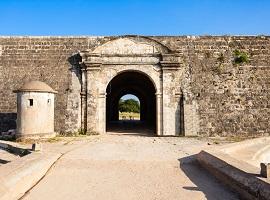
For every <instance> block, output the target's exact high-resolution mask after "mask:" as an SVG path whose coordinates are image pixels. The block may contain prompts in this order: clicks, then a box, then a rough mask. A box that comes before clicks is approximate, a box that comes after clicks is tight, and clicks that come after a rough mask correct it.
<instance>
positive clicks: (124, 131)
mask: <svg viewBox="0 0 270 200" xmlns="http://www.w3.org/2000/svg"><path fill="white" fill-rule="evenodd" d="M107 132H111V133H112V132H113V133H114V134H113V135H131V136H132V135H134V136H146V137H154V136H156V135H155V130H154V127H152V126H150V125H147V124H145V123H144V122H141V121H139V120H119V121H113V122H109V123H108V126H107Z"/></svg>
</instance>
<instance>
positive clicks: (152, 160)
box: [22, 133, 238, 200]
mask: <svg viewBox="0 0 270 200" xmlns="http://www.w3.org/2000/svg"><path fill="white" fill-rule="evenodd" d="M207 143H208V142H207V141H204V140H199V139H196V138H183V137H180V138H179V137H150V136H139V135H136V134H132V133H128V134H123V133H122V134H119V133H108V134H106V135H101V136H94V137H92V138H90V139H89V138H88V139H85V140H83V141H82V140H81V141H69V142H64V143H63V142H56V143H52V144H50V143H47V144H44V151H46V150H47V151H61V152H62V153H64V155H63V156H62V157H61V158H60V159H59V160H58V161H57V162H56V164H55V165H54V166H53V167H52V168H51V169H50V170H49V172H48V173H47V174H46V176H45V177H44V178H43V179H42V180H41V181H40V182H39V183H38V184H37V185H36V186H35V187H34V188H32V189H31V190H30V191H29V192H28V193H27V194H26V195H25V196H24V197H23V198H22V199H25V200H32V199H33V200H36V199H39V200H43V199H44V200H47V199H54V200H58V199H59V200H60V199H61V200H62V199H65V200H69V199H88V200H89V199H90V200H91V199H95V200H103V199H110V200H114V199H115V200H116V199H117V200H121V199H125V200H126V199H129V200H130V199H131V200H133V199H134V200H135V199H147V200H159V199H160V200H161V199H162V200H164V199H169V200H174V199H178V200H179V199H195V200H197V199H198V200H201V199H210V200H219V199H220V200H221V199H222V200H223V199H226V200H231V199H238V196H237V194H235V193H234V192H232V191H230V190H229V189H228V188H227V187H225V186H224V185H222V184H221V183H220V182H218V181H217V180H216V179H215V178H214V177H212V176H211V175H210V174H209V173H208V172H207V171H205V170H204V169H203V168H201V167H200V166H199V165H198V163H197V162H196V161H195V159H194V156H193V155H194V154H195V153H198V152H199V151H200V150H201V149H202V148H204V147H206V146H207Z"/></svg>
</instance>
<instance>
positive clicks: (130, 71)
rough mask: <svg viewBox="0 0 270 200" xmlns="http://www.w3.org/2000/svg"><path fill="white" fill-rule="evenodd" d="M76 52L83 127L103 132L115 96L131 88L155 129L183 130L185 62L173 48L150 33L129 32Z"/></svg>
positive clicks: (164, 131)
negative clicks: (183, 75)
mask: <svg viewBox="0 0 270 200" xmlns="http://www.w3.org/2000/svg"><path fill="white" fill-rule="evenodd" d="M80 56H81V58H82V61H81V63H80V68H81V82H80V83H81V105H80V107H81V110H80V114H81V126H82V127H84V128H85V129H86V130H87V131H89V132H98V133H105V132H106V122H107V124H108V123H109V121H110V120H113V119H116V118H118V114H117V113H116V112H118V109H117V106H116V104H117V101H118V100H119V98H120V97H121V96H122V95H124V94H127V93H132V94H135V95H136V96H138V97H139V98H140V100H142V104H143V105H142V106H144V107H143V108H142V117H143V118H142V120H145V121H146V122H147V123H149V124H151V125H154V128H153V130H154V131H155V133H156V134H157V135H183V134H184V129H185V127H184V124H185V123H184V121H185V119H184V107H185V105H184V102H183V95H182V92H181V91H182V88H181V86H180V79H181V76H182V74H183V68H184V67H183V64H182V62H181V59H180V57H179V55H178V54H177V53H175V52H172V51H170V49H168V48H167V47H166V46H164V45H161V44H160V43H158V42H156V41H154V40H152V39H149V38H145V37H131V36H129V37H120V38H117V39H115V40H111V41H109V42H107V43H105V44H103V45H100V46H98V47H97V48H96V49H94V50H86V51H81V52H80ZM187 125H189V124H188V123H187ZM190 126H192V124H191V125H190ZM190 130H191V129H190Z"/></svg>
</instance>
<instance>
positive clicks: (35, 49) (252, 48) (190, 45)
mask: <svg viewBox="0 0 270 200" xmlns="http://www.w3.org/2000/svg"><path fill="white" fill-rule="evenodd" d="M114 38H117V37H0V131H6V130H8V129H12V128H15V126H16V121H15V120H16V95H15V94H14V93H13V92H12V91H13V90H14V89H17V88H18V87H19V86H21V85H22V84H23V83H24V82H26V81H29V80H40V81H44V82H46V83H47V84H48V85H50V86H51V87H52V88H53V89H55V90H57V91H58V92H59V93H58V95H56V99H55V105H56V108H55V129H56V131H57V132H61V131H71V129H70V127H74V124H73V123H76V122H75V121H76V119H78V118H79V117H80V116H78V115H79V114H78V112H73V110H76V109H77V108H78V106H80V101H81V99H80V96H78V95H77V93H78V92H74V91H78V90H80V89H81V88H80V80H81V77H79V76H80V74H79V73H78V74H77V76H78V77H74V73H71V71H72V70H74V69H75V70H76V64H74V63H77V62H75V61H74V59H76V56H73V55H75V54H77V53H78V52H79V51H82V50H87V49H95V48H96V47H98V46H100V45H101V44H104V43H105V42H107V41H110V40H112V39H114ZM147 38H150V39H153V40H155V41H157V42H159V43H161V44H162V45H164V46H167V47H168V48H169V49H171V50H172V51H175V52H177V54H179V56H180V57H181V59H182V60H183V62H184V66H186V67H185V69H184V70H183V74H181V76H180V80H179V87H181V89H182V92H183V95H184V101H185V104H186V105H187V106H186V107H185V108H186V110H185V115H184V118H185V123H190V122H191V121H192V120H193V121H196V122H197V123H194V124H197V125H196V126H194V129H196V130H197V131H198V134H201V135H208V136H212V135H235V134H239V135H240V134H241V135H243V134H244V135H261V134H265V133H269V132H270V128H269V116H270V100H269V99H270V37H269V36H267V37H266V36H258V37H255V36H254V37H250V36H235V37H234V36H233V37H232V36H203V37H194V36H181V37H163V36H162V37H147ZM235 50H239V51H243V52H246V54H247V55H248V56H249V62H248V63H242V64H237V65H236V64H233V60H234V57H235V55H234V51H235ZM177 76H178V75H177ZM72 80H73V81H72ZM172 80H177V81H178V78H177V79H173V77H172ZM76 81H77V82H76ZM189 109H190V110H189ZM191 110H192V111H191ZM194 113H195V114H194ZM73 131H75V130H73Z"/></svg>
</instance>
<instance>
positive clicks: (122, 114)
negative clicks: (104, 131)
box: [119, 112, 140, 120]
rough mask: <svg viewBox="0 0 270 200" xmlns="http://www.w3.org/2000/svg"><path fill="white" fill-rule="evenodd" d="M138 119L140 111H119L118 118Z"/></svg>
mask: <svg viewBox="0 0 270 200" xmlns="http://www.w3.org/2000/svg"><path fill="white" fill-rule="evenodd" d="M130 118H131V119H133V120H140V113H134V112H130V113H129V112H119V120H130Z"/></svg>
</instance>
